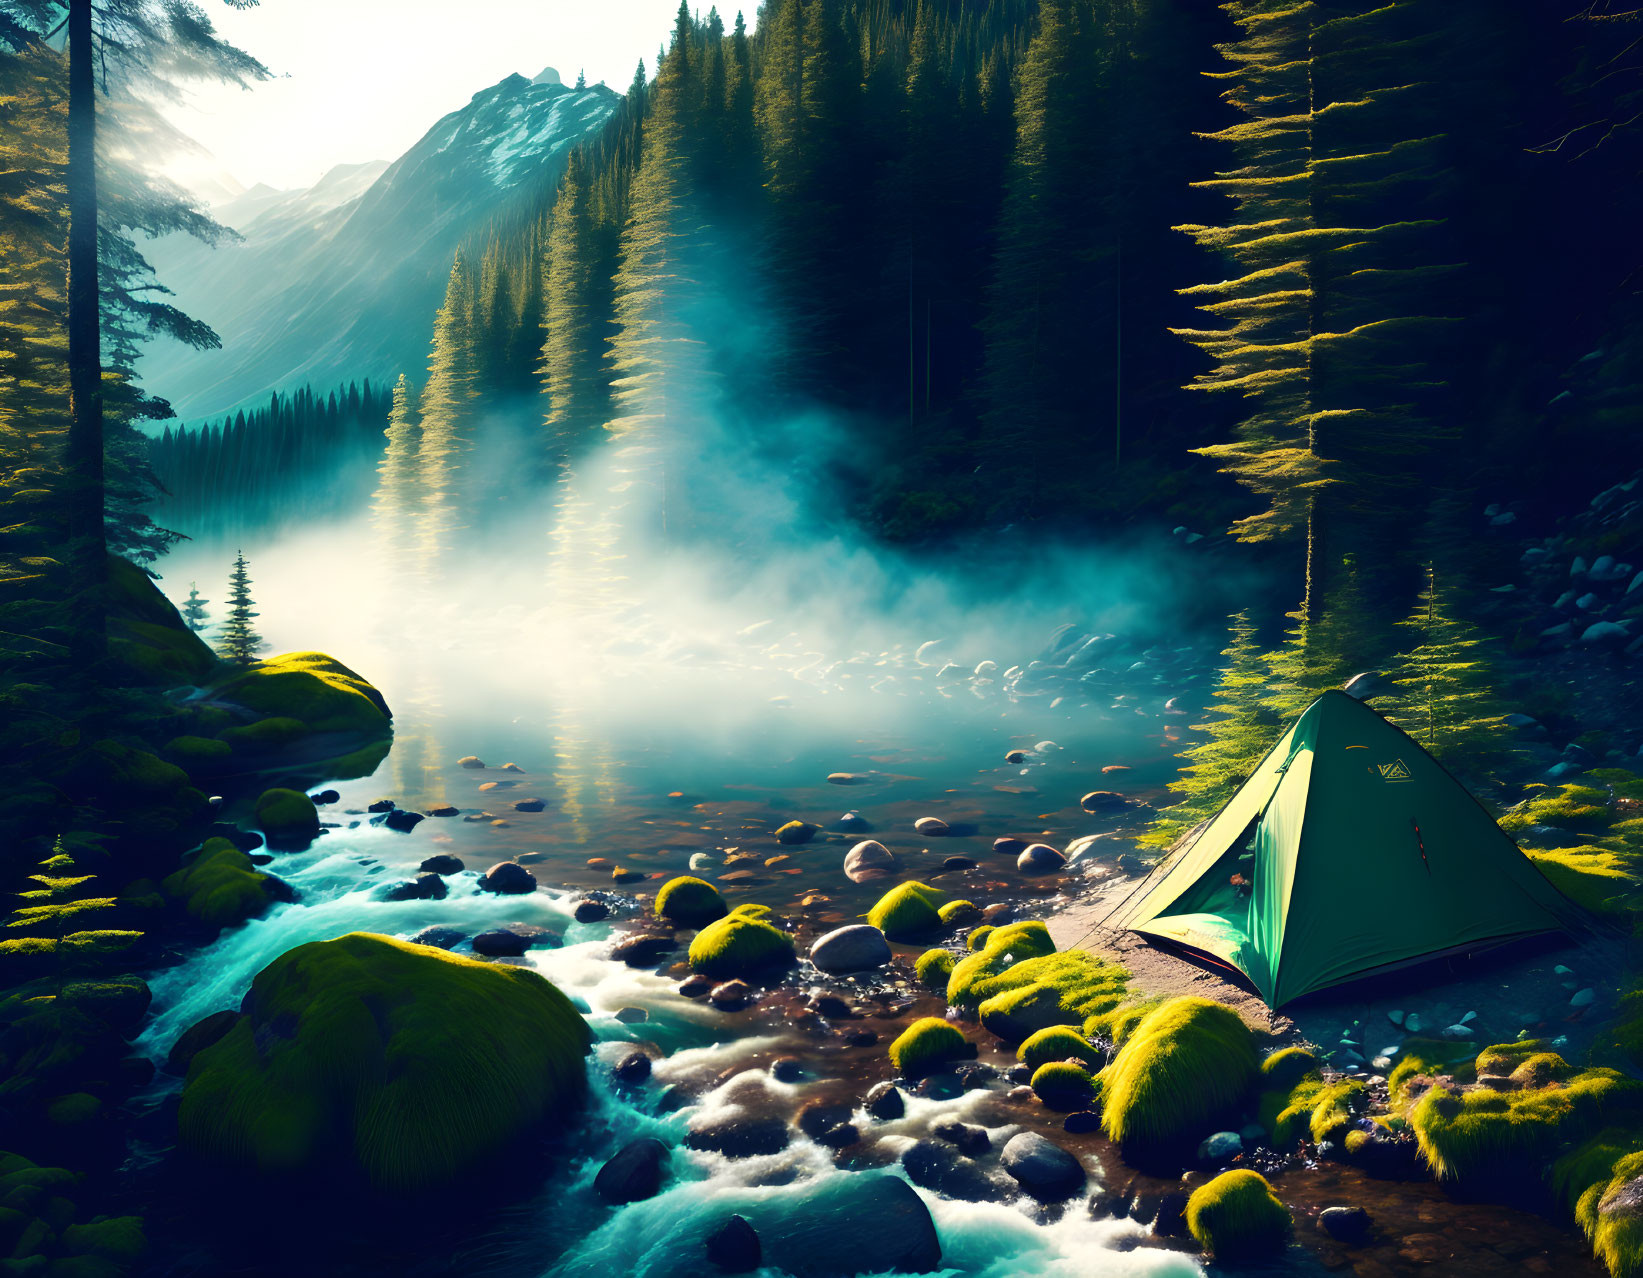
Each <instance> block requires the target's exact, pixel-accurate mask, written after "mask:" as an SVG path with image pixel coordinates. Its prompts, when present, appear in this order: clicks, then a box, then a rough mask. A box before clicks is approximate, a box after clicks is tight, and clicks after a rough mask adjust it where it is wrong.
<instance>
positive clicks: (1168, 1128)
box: [1101, 998, 1258, 1153]
mask: <svg viewBox="0 0 1643 1278" xmlns="http://www.w3.org/2000/svg"><path fill="white" fill-rule="evenodd" d="M1257 1069H1258V1062H1257V1060H1256V1057H1255V1043H1254V1040H1253V1039H1252V1038H1251V1036H1250V1032H1249V1029H1248V1027H1247V1026H1246V1025H1245V1024H1244V1023H1243V1021H1242V1020H1240V1019H1239V1018H1238V1014H1237V1013H1236V1012H1234V1011H1233V1010H1232V1009H1231V1008H1228V1007H1224V1006H1222V1005H1221V1004H1219V1003H1213V1002H1211V1001H1210V1000H1209V999H1204V998H1172V999H1170V1000H1169V1001H1168V1002H1166V1003H1164V1004H1162V1005H1160V1006H1159V1007H1156V1008H1154V1009H1153V1010H1152V1011H1151V1012H1149V1013H1147V1015H1146V1017H1145V1018H1144V1019H1143V1020H1142V1021H1141V1023H1140V1024H1139V1025H1137V1026H1136V1027H1135V1031H1134V1033H1133V1034H1132V1035H1131V1036H1130V1038H1129V1041H1127V1042H1126V1043H1125V1044H1124V1046H1123V1047H1122V1048H1120V1049H1119V1051H1118V1055H1117V1056H1115V1057H1114V1058H1113V1062H1112V1064H1111V1065H1109V1066H1107V1068H1106V1070H1105V1071H1104V1072H1103V1074H1102V1101H1103V1105H1102V1114H1101V1126H1102V1129H1103V1130H1104V1131H1105V1132H1106V1133H1107V1136H1108V1137H1109V1138H1110V1139H1112V1140H1114V1141H1117V1142H1119V1143H1120V1144H1121V1145H1123V1146H1125V1147H1126V1149H1131V1150H1135V1151H1137V1152H1141V1153H1146V1152H1150V1151H1158V1150H1162V1149H1165V1148H1168V1147H1169V1146H1172V1145H1175V1144H1178V1143H1180V1142H1183V1141H1187V1140H1189V1139H1196V1138H1197V1136H1199V1135H1201V1134H1202V1132H1203V1131H1205V1130H1208V1129H1209V1128H1210V1126H1211V1124H1212V1123H1213V1122H1214V1121H1215V1120H1216V1119H1218V1118H1222V1117H1224V1116H1226V1115H1227V1114H1229V1113H1231V1112H1232V1111H1234V1110H1236V1109H1237V1108H1238V1107H1239V1106H1241V1105H1242V1104H1243V1101H1244V1098H1245V1096H1246V1095H1247V1093H1248V1092H1249V1089H1250V1086H1251V1084H1252V1083H1253V1082H1254V1081H1255V1077H1256V1072H1257Z"/></svg>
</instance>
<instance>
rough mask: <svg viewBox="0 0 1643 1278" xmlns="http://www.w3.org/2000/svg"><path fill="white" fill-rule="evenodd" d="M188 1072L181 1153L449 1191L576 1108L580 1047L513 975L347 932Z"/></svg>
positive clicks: (262, 987)
mask: <svg viewBox="0 0 1643 1278" xmlns="http://www.w3.org/2000/svg"><path fill="white" fill-rule="evenodd" d="M243 1007H244V1015H243V1016H242V1017H241V1018H240V1020H239V1021H238V1022H237V1023H236V1024H235V1025H234V1027H233V1028H232V1029H230V1030H229V1031H228V1032H227V1033H226V1034H225V1035H223V1037H222V1038H220V1039H219V1040H218V1041H217V1042H215V1043H213V1044H212V1045H211V1046H209V1047H206V1048H204V1049H203V1050H201V1051H200V1052H199V1053H198V1054H197V1055H196V1056H195V1057H194V1059H193V1062H192V1063H191V1065H190V1066H189V1071H188V1082H187V1085H186V1086H185V1087H184V1089H183V1096H182V1106H181V1109H180V1110H179V1113H178V1130H179V1133H180V1136H181V1140H182V1143H183V1144H184V1146H185V1147H187V1148H188V1149H190V1150H192V1151H193V1152H194V1153H195V1154H197V1155H199V1156H202V1157H204V1158H206V1159H208V1160H210V1161H212V1162H216V1163H220V1164H225V1165H228V1166H231V1167H235V1168H240V1169H245V1170H251V1171H255V1172H259V1173H265V1174H280V1175H293V1176H309V1175H314V1174H318V1173H322V1172H326V1171H329V1170H336V1171H338V1172H341V1173H343V1174H344V1175H345V1176H347V1177H349V1178H357V1179H360V1180H362V1181H364V1182H365V1183H367V1184H369V1185H371V1186H374V1187H376V1188H379V1189H383V1190H390V1191H406V1190H417V1189H425V1188H430V1187H433V1186H436V1185H441V1184H447V1183H451V1182H453V1181H455V1180H457V1179H459V1178H461V1177H464V1176H466V1175H468V1174H470V1173H472V1172H473V1171H475V1170H476V1169H477V1168H478V1167H479V1165H480V1164H481V1163H482V1161H483V1160H484V1159H486V1158H487V1157H489V1156H491V1155H493V1154H495V1153H497V1152H499V1151H500V1150H502V1149H504V1148H506V1147H508V1146H510V1145H512V1144H513V1143H514V1142H515V1141H516V1140H518V1139H519V1138H520V1137H521V1136H523V1135H524V1134H526V1133H529V1132H531V1131H533V1130H536V1129H539V1128H540V1127H541V1126H542V1125H543V1124H544V1123H549V1122H552V1123H558V1122H562V1121H563V1120H564V1118H565V1117H566V1116H567V1114H568V1113H569V1111H570V1110H571V1109H572V1108H573V1107H575V1106H576V1105H577V1104H579V1103H580V1100H581V1097H582V1094H583V1091H584V1088H585V1086H586V1076H585V1074H584V1071H583V1063H582V1058H583V1055H584V1054H585V1053H586V1051H587V1049H588V1046H589V1044H590V1042H591V1035H590V1034H589V1033H588V1028H587V1026H586V1024H584V1022H583V1021H582V1018H581V1017H580V1016H578V1015H577V1013H576V1010H575V1008H574V1007H572V1006H571V1003H570V1000H569V999H567V998H566V997H565V996H564V995H563V994H561V993H560V992H559V990H557V989H556V988H554V986H553V985H551V984H550V983H549V982H548V981H546V980H545V979H543V977H541V976H540V975H539V974H537V973H536V972H534V971H532V970H531V969H529V968H525V967H514V966H508V965H503V964H492V963H484V962H480V961H477V960H474V959H469V958H463V957H460V956H458V955H455V954H450V953H447V952H446V951H444V950H437V949H432V948H429V947H427V946H421V945H412V944H409V943H408V942H404V941H396V940H393V939H391V938H389V937H385V936H373V935H370V934H368V933H361V932H355V933H351V934H349V935H347V936H343V937H339V938H338V939H336V940H334V941H318V942H314V943H311V944H308V945H300V946H298V947H297V948H295V949H293V950H290V951H288V952H287V953H285V954H283V955H281V956H280V957H279V958H277V959H275V960H274V961H273V962H272V963H270V964H269V965H268V966H267V967H265V968H264V969H263V970H262V971H261V972H260V973H258V974H257V977H256V979H255V981H253V982H252V986H251V992H250V994H249V995H248V996H247V998H246V1000H245V1003H244V1005H243Z"/></svg>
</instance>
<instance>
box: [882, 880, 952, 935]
mask: <svg viewBox="0 0 1643 1278" xmlns="http://www.w3.org/2000/svg"><path fill="white" fill-rule="evenodd" d="M944 899H945V894H944V893H942V892H938V891H937V890H936V889H935V888H933V887H931V886H930V885H929V884H927V883H916V882H915V883H900V884H897V885H896V886H895V887H893V888H891V889H890V890H889V891H888V892H886V893H885V894H884V895H883V896H881V897H880V898H879V899H878V902H877V904H875V905H874V906H873V908H872V909H870V910H868V911H867V921H868V922H869V923H871V924H872V925H873V926H874V927H876V928H878V930H879V931H881V932H883V933H884V934H885V936H887V937H889V938H890V939H891V940H892V941H912V940H917V939H918V938H919V937H921V936H926V935H928V934H929V933H931V932H935V931H938V930H939V929H940V927H941V904H942V901H943V900H944Z"/></svg>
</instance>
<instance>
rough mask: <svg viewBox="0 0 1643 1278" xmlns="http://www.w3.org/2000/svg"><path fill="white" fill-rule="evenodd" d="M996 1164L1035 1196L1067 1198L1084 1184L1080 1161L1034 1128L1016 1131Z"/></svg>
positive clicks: (1082, 1167)
mask: <svg viewBox="0 0 1643 1278" xmlns="http://www.w3.org/2000/svg"><path fill="white" fill-rule="evenodd" d="M998 1165H999V1166H1000V1167H1002V1168H1003V1169H1004V1170H1005V1172H1006V1173H1008V1174H1009V1175H1010V1176H1011V1177H1013V1178H1014V1180H1015V1181H1016V1183H1017V1184H1019V1185H1020V1186H1021V1187H1022V1188H1023V1189H1025V1190H1026V1191H1027V1192H1028V1193H1029V1194H1031V1195H1033V1197H1035V1198H1044V1199H1052V1200H1054V1199H1062V1198H1070V1197H1072V1195H1073V1194H1075V1193H1077V1192H1078V1191H1079V1190H1080V1189H1082V1188H1083V1187H1084V1179H1085V1173H1084V1165H1083V1164H1082V1163H1080V1162H1079V1161H1078V1159H1077V1158H1075V1157H1073V1155H1071V1154H1069V1153H1068V1152H1067V1151H1066V1150H1064V1149H1062V1148H1061V1146H1059V1145H1057V1144H1055V1143H1054V1142H1053V1141H1049V1140H1046V1139H1045V1138H1044V1137H1042V1136H1040V1135H1039V1134H1038V1133H1037V1132H1017V1133H1016V1134H1015V1135H1014V1136H1012V1137H1010V1139H1009V1141H1008V1142H1007V1143H1006V1144H1005V1146H1004V1152H1003V1153H1001V1154H1000V1155H999V1156H998Z"/></svg>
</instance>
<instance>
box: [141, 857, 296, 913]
mask: <svg viewBox="0 0 1643 1278" xmlns="http://www.w3.org/2000/svg"><path fill="white" fill-rule="evenodd" d="M272 883H273V881H272V880H271V879H270V878H269V876H268V875H266V874H263V873H261V872H260V871H259V870H257V869H256V868H255V867H254V866H253V865H252V864H251V858H250V857H248V856H246V854H245V853H244V852H241V851H240V850H239V849H238V848H237V847H235V846H234V845H233V844H232V843H230V842H229V841H228V840H227V839H207V840H206V841H205V844H204V846H202V847H201V848H200V849H199V850H198V851H196V852H193V853H191V854H189V856H187V857H186V858H184V861H183V868H182V869H180V870H178V871H177V872H176V873H175V874H173V875H171V876H170V877H169V878H167V879H166V880H165V882H164V883H163V884H162V886H163V887H164V889H165V894H166V895H167V896H168V897H170V898H171V899H172V900H174V901H176V902H177V903H178V904H179V905H181V906H182V908H183V911H184V912H185V913H186V914H187V915H188V917H189V918H191V919H193V920H195V921H196V922H198V923H203V924H205V925H206V926H207V927H212V928H225V927H233V926H234V925H235V924H238V923H244V922H245V921H246V920H247V919H251V918H255V917H256V916H257V915H259V914H261V913H262V912H263V911H264V910H266V909H267V908H268V906H269V904H270V903H271V902H272V901H273V900H274V899H275V896H274V894H272V893H271V892H270V890H269V889H270V887H271V886H272Z"/></svg>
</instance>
